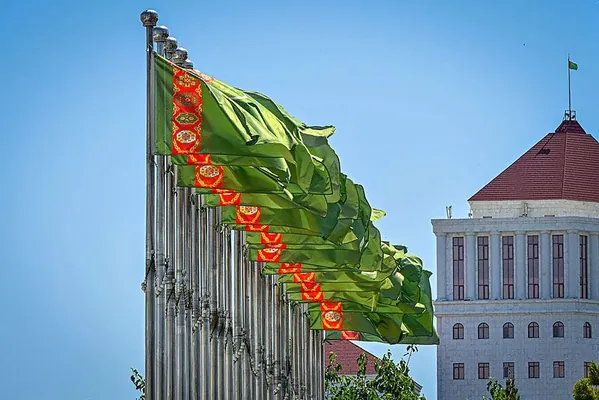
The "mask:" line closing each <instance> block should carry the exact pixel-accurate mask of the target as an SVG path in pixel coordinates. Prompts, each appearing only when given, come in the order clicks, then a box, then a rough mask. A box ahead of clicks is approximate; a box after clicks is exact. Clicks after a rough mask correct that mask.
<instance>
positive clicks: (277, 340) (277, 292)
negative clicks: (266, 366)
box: [270, 277, 284, 399]
mask: <svg viewBox="0 0 599 400" xmlns="http://www.w3.org/2000/svg"><path fill="white" fill-rule="evenodd" d="M270 280H271V283H272V284H273V285H274V286H273V294H274V295H273V298H274V304H273V309H274V318H273V321H274V322H273V331H274V334H273V336H272V338H273V341H274V344H273V352H272V359H273V361H272V370H273V385H272V386H273V397H274V398H275V399H280V398H281V354H282V349H281V342H283V340H282V339H283V338H284V336H283V335H284V332H283V329H282V328H283V324H282V323H281V317H282V315H283V313H282V302H281V286H280V285H279V284H278V283H275V279H274V277H271V278H270Z"/></svg>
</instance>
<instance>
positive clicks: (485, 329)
mask: <svg viewBox="0 0 599 400" xmlns="http://www.w3.org/2000/svg"><path fill="white" fill-rule="evenodd" d="M478 338H479V339H488V338H489V325H487V324H485V323H484V322H483V323H482V324H479V325H478Z"/></svg>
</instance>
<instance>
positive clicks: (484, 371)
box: [478, 363, 489, 379]
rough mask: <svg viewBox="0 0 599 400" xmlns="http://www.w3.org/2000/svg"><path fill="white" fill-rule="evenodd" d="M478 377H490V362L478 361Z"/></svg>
mask: <svg viewBox="0 0 599 400" xmlns="http://www.w3.org/2000/svg"><path fill="white" fill-rule="evenodd" d="M478 379H489V363H478Z"/></svg>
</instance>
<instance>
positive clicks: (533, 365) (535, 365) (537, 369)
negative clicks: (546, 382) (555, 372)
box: [528, 361, 541, 379]
mask: <svg viewBox="0 0 599 400" xmlns="http://www.w3.org/2000/svg"><path fill="white" fill-rule="evenodd" d="M540 377H541V363H540V362H538V361H529V362H528V379H539V378H540Z"/></svg>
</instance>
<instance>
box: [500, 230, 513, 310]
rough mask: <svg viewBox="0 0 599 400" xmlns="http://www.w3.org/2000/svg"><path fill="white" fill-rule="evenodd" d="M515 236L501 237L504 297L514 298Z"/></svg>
mask: <svg viewBox="0 0 599 400" xmlns="http://www.w3.org/2000/svg"><path fill="white" fill-rule="evenodd" d="M514 273H515V270H514V237H513V236H502V237H501V274H502V278H503V281H502V285H501V287H502V296H503V297H502V298H504V299H510V300H511V299H514V296H515V292H514Z"/></svg>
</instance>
